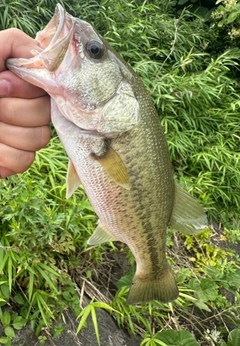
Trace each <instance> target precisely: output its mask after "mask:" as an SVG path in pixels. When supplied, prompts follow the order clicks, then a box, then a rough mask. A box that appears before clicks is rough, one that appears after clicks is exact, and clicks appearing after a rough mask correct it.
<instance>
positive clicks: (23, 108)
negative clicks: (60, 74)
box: [0, 29, 50, 178]
mask: <svg viewBox="0 0 240 346" xmlns="http://www.w3.org/2000/svg"><path fill="white" fill-rule="evenodd" d="M0 45H1V47H2V48H1V51H0V178H6V177H8V176H10V175H12V174H16V173H22V172H24V171H25V170H27V169H28V168H29V167H30V165H31V164H32V162H33V161H34V158H35V152H36V151H37V150H39V149H41V148H42V147H43V146H45V145H46V144H47V143H48V142H49V140H50V129H49V127H48V123H49V122H50V99H49V96H48V95H47V94H46V92H45V91H44V90H42V89H40V88H37V87H35V86H33V85H31V84H29V83H27V82H25V81H23V80H22V79H20V78H19V77H17V76H16V75H14V74H13V73H12V72H10V71H8V70H7V68H6V65H5V63H6V60H7V59H8V58H29V57H31V53H30V51H31V50H32V49H34V50H40V48H39V47H38V44H37V42H36V41H35V40H34V39H32V38H30V37H29V36H28V35H26V34H24V33H23V32H22V31H20V30H18V29H7V30H3V31H0Z"/></svg>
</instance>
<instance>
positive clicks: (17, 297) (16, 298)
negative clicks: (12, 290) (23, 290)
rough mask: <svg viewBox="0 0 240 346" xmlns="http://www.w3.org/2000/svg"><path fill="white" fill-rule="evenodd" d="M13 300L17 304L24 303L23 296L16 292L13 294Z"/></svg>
mask: <svg viewBox="0 0 240 346" xmlns="http://www.w3.org/2000/svg"><path fill="white" fill-rule="evenodd" d="M14 300H15V302H16V303H18V304H19V305H24V303H25V299H24V298H23V296H22V295H21V294H20V293H17V294H16V295H15V296H14Z"/></svg>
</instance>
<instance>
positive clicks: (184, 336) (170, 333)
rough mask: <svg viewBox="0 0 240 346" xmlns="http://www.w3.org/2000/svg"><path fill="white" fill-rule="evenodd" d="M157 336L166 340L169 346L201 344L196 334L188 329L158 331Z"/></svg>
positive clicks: (194, 345)
mask: <svg viewBox="0 0 240 346" xmlns="http://www.w3.org/2000/svg"><path fill="white" fill-rule="evenodd" d="M155 338H158V339H159V340H161V341H163V342H165V343H166V344H167V345H168V346H200V345H199V343H198V342H197V341H196V340H195V338H194V336H193V335H192V334H191V333H190V332H188V331H186V330H180V331H175V330H166V331H163V332H159V333H157V334H156V335H155Z"/></svg>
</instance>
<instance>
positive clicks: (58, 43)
mask: <svg viewBox="0 0 240 346" xmlns="http://www.w3.org/2000/svg"><path fill="white" fill-rule="evenodd" d="M74 22H75V18H74V17H72V16H71V15H70V14H69V13H67V12H66V11H65V9H64V8H63V7H62V6H61V5H60V4H57V5H56V8H55V13H54V15H53V17H52V19H51V20H50V22H49V23H48V24H47V26H46V27H45V28H44V29H43V30H42V31H39V32H38V33H37V35H36V40H37V42H38V45H39V47H40V49H42V50H40V51H37V50H32V51H31V53H32V55H33V57H32V58H30V59H17V58H11V59H8V60H7V67H8V68H9V69H10V70H12V71H13V72H15V73H16V74H18V75H19V76H21V75H24V77H25V79H26V80H28V81H30V82H31V83H32V84H35V85H37V86H40V87H42V86H43V85H45V83H44V84H43V81H42V83H41V82H40V81H39V80H38V81H36V80H35V82H34V79H35V78H34V75H35V74H36V73H35V71H36V70H38V72H39V70H40V69H42V70H44V69H45V70H47V71H49V72H54V71H56V70H57V69H58V67H59V66H60V65H61V63H62V61H63V59H64V57H65V54H66V52H67V50H68V47H69V42H70V39H71V37H72V33H73V30H74ZM28 76H29V78H26V77H28Z"/></svg>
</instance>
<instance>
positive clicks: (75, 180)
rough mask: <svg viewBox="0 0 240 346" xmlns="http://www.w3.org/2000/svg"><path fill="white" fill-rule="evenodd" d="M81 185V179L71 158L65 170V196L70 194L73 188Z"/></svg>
mask: <svg viewBox="0 0 240 346" xmlns="http://www.w3.org/2000/svg"><path fill="white" fill-rule="evenodd" d="M79 185H81V180H80V178H79V176H78V174H77V171H76V169H75V167H74V165H73V163H72V161H71V160H69V161H68V171H67V191H66V198H69V197H71V196H72V194H73V193H74V191H75V190H77V188H78V187H79Z"/></svg>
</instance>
